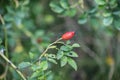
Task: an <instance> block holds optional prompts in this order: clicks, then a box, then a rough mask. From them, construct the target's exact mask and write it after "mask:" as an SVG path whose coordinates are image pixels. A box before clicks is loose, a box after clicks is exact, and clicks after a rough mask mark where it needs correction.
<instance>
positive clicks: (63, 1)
mask: <svg viewBox="0 0 120 80" xmlns="http://www.w3.org/2000/svg"><path fill="white" fill-rule="evenodd" d="M60 5H61V6H62V7H63V8H64V9H68V8H69V4H68V0H60Z"/></svg>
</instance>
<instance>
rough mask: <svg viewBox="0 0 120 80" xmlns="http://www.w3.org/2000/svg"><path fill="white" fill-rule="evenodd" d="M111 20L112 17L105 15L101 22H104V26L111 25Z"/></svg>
mask: <svg viewBox="0 0 120 80" xmlns="http://www.w3.org/2000/svg"><path fill="white" fill-rule="evenodd" d="M112 22H113V17H106V18H104V19H103V24H104V25H105V26H109V25H111V24H112Z"/></svg>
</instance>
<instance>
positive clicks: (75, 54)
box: [66, 51, 78, 57]
mask: <svg viewBox="0 0 120 80" xmlns="http://www.w3.org/2000/svg"><path fill="white" fill-rule="evenodd" d="M66 55H67V56H70V57H78V55H77V53H76V52H74V51H70V52H67V54H66Z"/></svg>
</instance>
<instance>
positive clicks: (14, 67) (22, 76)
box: [0, 51, 27, 80]
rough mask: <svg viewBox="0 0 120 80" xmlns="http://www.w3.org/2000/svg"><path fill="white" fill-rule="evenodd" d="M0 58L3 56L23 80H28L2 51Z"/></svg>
mask: <svg viewBox="0 0 120 80" xmlns="http://www.w3.org/2000/svg"><path fill="white" fill-rule="evenodd" d="M0 56H1V57H2V58H3V59H4V60H5V61H7V62H8V63H9V64H10V65H11V66H12V68H13V69H15V70H16V72H17V73H18V74H19V75H20V76H21V78H22V79H23V80H27V79H26V78H25V77H24V75H23V74H22V72H21V71H20V70H18V68H17V67H16V66H15V65H14V64H13V63H12V62H11V61H10V60H9V59H8V58H7V57H6V56H5V55H4V54H3V53H2V52H1V51H0Z"/></svg>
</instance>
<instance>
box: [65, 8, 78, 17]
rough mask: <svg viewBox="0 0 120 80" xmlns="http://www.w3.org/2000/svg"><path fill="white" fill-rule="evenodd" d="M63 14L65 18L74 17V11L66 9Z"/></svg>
mask: <svg viewBox="0 0 120 80" xmlns="http://www.w3.org/2000/svg"><path fill="white" fill-rule="evenodd" d="M63 14H64V15H65V16H69V17H73V16H75V15H76V9H68V10H66V11H65V12H64V13H63Z"/></svg>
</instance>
